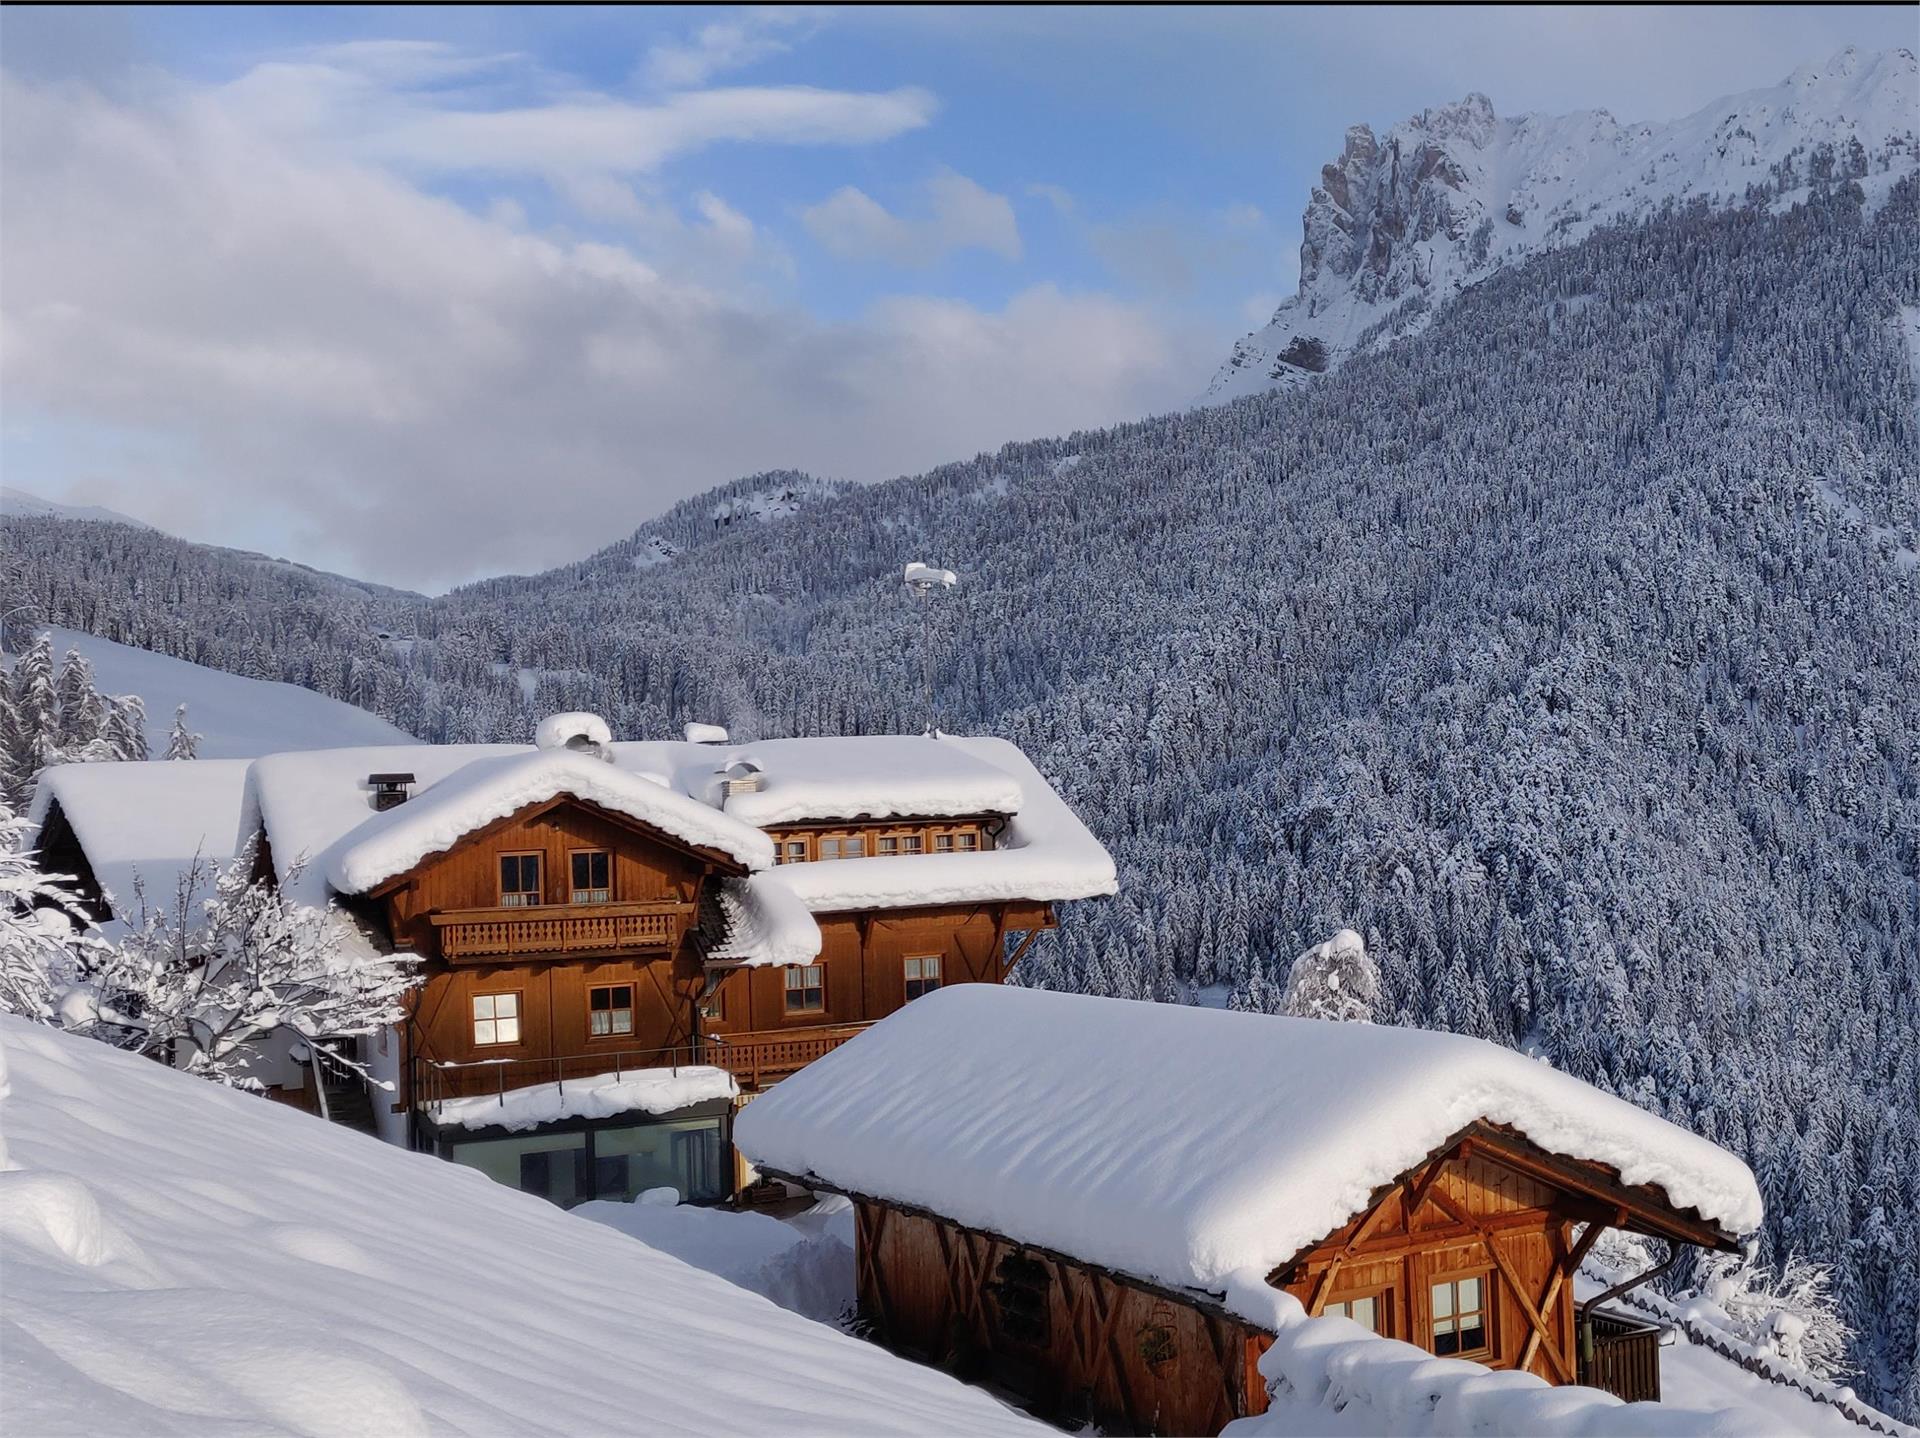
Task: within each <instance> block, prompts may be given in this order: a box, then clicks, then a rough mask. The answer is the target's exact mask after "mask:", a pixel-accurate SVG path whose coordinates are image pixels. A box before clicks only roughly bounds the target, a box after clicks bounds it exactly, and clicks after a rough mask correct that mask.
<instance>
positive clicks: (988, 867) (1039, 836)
mask: <svg viewBox="0 0 1920 1438" xmlns="http://www.w3.org/2000/svg"><path fill="white" fill-rule="evenodd" d="M788 742H793V743H799V742H809V743H820V742H831V741H820V740H809V741H799V740H793V741H788ZM862 742H869V741H862ZM906 742H908V743H929V744H939V745H940V746H942V748H943V749H946V750H953V751H957V752H958V753H959V754H961V755H964V756H965V757H966V758H968V759H969V760H973V761H976V762H978V763H979V764H980V765H981V766H982V767H988V768H993V769H996V770H998V771H1000V772H1001V773H1003V774H1005V775H1006V776H1007V777H1008V778H1009V779H1010V780H1011V781H1012V782H1013V783H1015V784H1016V785H1017V786H1018V790H1019V793H1020V794H1021V796H1022V800H1021V805H1020V809H1019V812H1018V813H1017V814H1015V815H1014V817H1013V819H1012V820H1011V821H1010V822H1009V823H1008V824H1007V827H1006V829H1005V830H1004V831H1003V832H1002V833H1001V835H1000V837H999V839H998V840H997V841H996V842H995V845H994V847H993V848H992V849H988V850H981V851H979V852H975V853H951V854H895V855H884V856H882V855H873V856H870V857H868V858H864V859H833V860H828V861H825V862H815V863H810V864H784V865H782V866H781V867H780V870H779V874H778V877H779V880H780V882H781V883H782V884H785V885H786V886H787V887H788V888H790V889H792V890H793V892H794V893H795V894H796V895H798V896H799V899H800V902H801V903H803V904H805V905H806V906H807V908H808V909H810V910H811V911H812V912H814V913H816V914H827V913H835V912H841V911H845V910H849V909H899V908H914V907H920V906H928V905H935V904H984V903H995V902H1002V901H1009V900H1018V899H1026V900H1033V901H1038V902H1045V903H1052V902H1055V901H1057V900H1065V899H1090V898H1097V897H1099V896H1101V895H1105V894H1111V893H1113V892H1114V890H1115V889H1116V888H1117V887H1118V886H1119V881H1118V878H1117V876H1116V874H1115V872H1114V867H1113V856H1112V855H1110V854H1108V853H1107V851H1106V848H1105V846H1104V845H1102V844H1101V842H1100V841H1099V840H1098V839H1096V838H1094V837H1093V835H1092V833H1090V832H1089V831H1088V829H1087V826H1086V825H1085V824H1083V823H1081V822H1080V818H1079V816H1078V815H1077V814H1075V813H1074V812H1073V810H1072V809H1070V808H1068V807H1067V803H1066V801H1065V800H1064V799H1062V798H1061V797H1060V796H1059V795H1058V794H1056V793H1055V792H1054V791H1053V786H1052V785H1050V784H1049V783H1047V781H1046V780H1045V779H1043V778H1042V777H1041V776H1040V771H1039V770H1037V769H1035V768H1034V767H1033V764H1032V763H1031V762H1030V761H1029V760H1028V758H1027V756H1026V755H1025V754H1022V753H1021V752H1020V750H1019V749H1018V748H1016V747H1015V746H1014V745H1012V744H1009V743H1008V742H1007V741H1006V740H1004V739H989V738H967V739H963V738H959V737H956V736H954V735H951V734H945V735H942V736H941V737H940V738H939V739H937V740H924V741H915V740H909V741H906Z"/></svg>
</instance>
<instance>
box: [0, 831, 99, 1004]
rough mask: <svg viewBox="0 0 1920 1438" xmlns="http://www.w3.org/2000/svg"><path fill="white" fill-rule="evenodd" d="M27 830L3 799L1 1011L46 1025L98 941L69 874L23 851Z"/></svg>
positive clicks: (0, 834)
mask: <svg viewBox="0 0 1920 1438" xmlns="http://www.w3.org/2000/svg"><path fill="white" fill-rule="evenodd" d="M26 830H27V822H26V820H24V819H22V818H20V817H19V816H17V815H16V814H15V813H14V812H13V810H12V809H10V808H8V807H7V805H6V803H5V801H4V800H0V1009H4V1010H5V1011H6V1012H8V1013H13V1014H20V1015H22V1016H23V1017H25V1018H30V1019H34V1020H37V1021H39V1022H43V1023H44V1022H47V1021H48V1020H50V1019H51V1018H52V1016H53V1009H54V1004H55V1002H56V1000H57V999H58V997H59V995H60V993H61V992H62V990H63V989H65V988H66V987H67V986H68V985H69V984H71V983H72V982H73V981H74V980H75V979H76V978H77V977H78V975H79V974H80V973H81V972H82V971H83V969H84V968H85V966H86V963H87V961H88V959H89V957H90V956H91V955H92V954H94V953H95V952H97V951H98V950H99V948H100V943H99V940H97V939H95V938H93V937H92V936H91V934H90V930H91V929H92V927H93V921H92V919H91V918H90V917H89V916H88V914H87V912H86V910H85V909H83V908H82V907H81V906H80V902H79V900H78V899H76V898H75V897H74V895H73V893H72V891H71V890H69V889H68V888H67V887H66V876H65V875H60V874H48V873H45V872H43V871H42V870H41V868H40V864H39V859H38V855H36V854H35V853H34V851H33V850H31V849H28V848H26V847H25V836H26Z"/></svg>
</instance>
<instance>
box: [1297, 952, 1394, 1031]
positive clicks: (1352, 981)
mask: <svg viewBox="0 0 1920 1438" xmlns="http://www.w3.org/2000/svg"><path fill="white" fill-rule="evenodd" d="M1379 997H1380V970H1379V969H1378V968H1376V967H1375V966H1374V962H1373V960H1372V958H1370V957H1369V956H1368V954H1367V945H1366V942H1365V941H1364V940H1363V939H1362V938H1361V937H1360V936H1359V935H1358V934H1356V933H1355V932H1354V931H1353V930H1352V929H1342V930H1341V931H1340V932H1339V933H1337V934H1335V935H1334V936H1333V937H1332V938H1330V939H1328V940H1327V941H1326V942H1325V943H1323V944H1315V945H1314V946H1313V947H1312V948H1310V949H1308V950H1307V951H1306V952H1305V953H1303V954H1301V955H1300V956H1299V957H1298V958H1296V959H1295V960H1294V961H1293V971H1292V972H1291V973H1290V974H1288V976H1287V995H1286V998H1285V999H1283V1000H1282V1001H1281V1012H1282V1013H1285V1014H1288V1015H1291V1016H1292V1017H1294V1018H1297V1019H1338V1020H1342V1021H1344V1022H1348V1023H1354V1022H1358V1023H1366V1022H1369V1021H1370V1020H1371V1019H1372V1018H1373V1006H1374V1004H1375V1002H1377V1001H1378V999H1379Z"/></svg>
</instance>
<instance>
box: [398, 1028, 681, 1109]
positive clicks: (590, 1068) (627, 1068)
mask: <svg viewBox="0 0 1920 1438" xmlns="http://www.w3.org/2000/svg"><path fill="white" fill-rule="evenodd" d="M415 1062H416V1068H417V1071H418V1072H417V1076H416V1081H415V1085H414V1092H415V1095H416V1099H415V1102H416V1103H417V1104H418V1105H419V1106H420V1107H423V1108H427V1109H433V1108H437V1107H438V1106H440V1105H441V1104H444V1103H446V1102H447V1101H448V1100H449V1099H465V1098H483V1097H486V1096H488V1095H491V1096H493V1098H494V1099H495V1100H496V1101H497V1102H498V1103H499V1104H500V1105H501V1106H502V1107H505V1105H506V1101H507V1095H508V1094H510V1093H516V1092H518V1091H519V1090H521V1089H528V1088H539V1087H541V1086H543V1085H546V1084H553V1085H555V1086H556V1087H557V1088H558V1089H559V1091H560V1092H561V1093H565V1092H566V1091H567V1083H568V1081H569V1080H571V1081H572V1082H574V1083H576V1084H577V1083H580V1082H582V1081H584V1080H587V1079H598V1078H605V1077H606V1076H607V1075H609V1074H611V1075H612V1076H613V1080H614V1082H615V1083H618V1082H620V1081H621V1080H622V1079H623V1078H625V1077H626V1076H627V1075H628V1074H631V1073H641V1072H645V1071H646V1070H649V1069H665V1070H667V1071H668V1072H670V1073H678V1072H679V1071H680V1070H681V1069H683V1068H688V1067H691V1066H693V1065H695V1064H697V1063H698V1062H699V1060H698V1059H697V1058H696V1056H695V1055H694V1052H693V1050H692V1049H691V1048H689V1047H687V1046H686V1045H684V1044H683V1045H680V1046H678V1047H674V1048H661V1049H624V1050H619V1051H608V1052H600V1053H584V1054H559V1055H553V1056H549V1057H544V1058H500V1059H466V1060H460V1061H454V1060H441V1059H419V1060H416V1061H415Z"/></svg>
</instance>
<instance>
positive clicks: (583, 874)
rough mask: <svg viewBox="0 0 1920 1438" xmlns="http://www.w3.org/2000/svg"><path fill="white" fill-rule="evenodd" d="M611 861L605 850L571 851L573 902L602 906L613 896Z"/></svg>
mask: <svg viewBox="0 0 1920 1438" xmlns="http://www.w3.org/2000/svg"><path fill="white" fill-rule="evenodd" d="M611 870H612V861H611V860H610V859H609V858H608V856H607V851H606V850H605V849H575V850H574V851H573V901H574V903H576V904H604V903H606V902H607V900H608V899H609V898H611V897H612V895H613V879H612V873H611Z"/></svg>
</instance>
